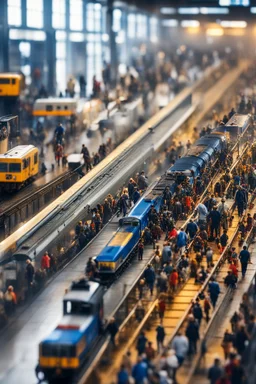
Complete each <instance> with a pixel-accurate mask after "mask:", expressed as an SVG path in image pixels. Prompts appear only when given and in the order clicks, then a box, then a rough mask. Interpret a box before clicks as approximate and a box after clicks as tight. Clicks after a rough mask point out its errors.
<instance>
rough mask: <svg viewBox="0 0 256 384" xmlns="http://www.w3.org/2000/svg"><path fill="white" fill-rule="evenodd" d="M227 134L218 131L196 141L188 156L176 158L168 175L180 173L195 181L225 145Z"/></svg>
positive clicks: (174, 175)
mask: <svg viewBox="0 0 256 384" xmlns="http://www.w3.org/2000/svg"><path fill="white" fill-rule="evenodd" d="M225 143H226V141H225V136H224V135H223V133H216V134H210V135H207V136H204V137H202V138H200V139H199V140H197V141H196V143H195V144H194V145H192V147H191V148H190V149H189V150H188V152H187V153H186V156H184V157H182V158H180V159H178V160H176V162H175V164H174V165H173V166H172V167H171V168H169V169H168V170H167V175H173V177H174V178H175V177H176V176H177V175H178V174H179V175H180V174H182V175H183V176H185V177H189V178H190V182H191V183H193V180H194V178H195V177H197V176H199V175H200V171H201V169H202V168H204V167H205V166H206V165H207V164H208V163H209V162H210V160H211V159H212V158H213V157H214V156H215V155H216V153H218V152H220V151H221V150H222V149H224V147H225V145H226V144H225Z"/></svg>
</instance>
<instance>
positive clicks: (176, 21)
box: [162, 19, 179, 27]
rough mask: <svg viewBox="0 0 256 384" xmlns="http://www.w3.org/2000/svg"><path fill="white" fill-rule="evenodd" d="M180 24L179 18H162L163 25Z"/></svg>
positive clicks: (172, 25) (174, 25)
mask: <svg viewBox="0 0 256 384" xmlns="http://www.w3.org/2000/svg"><path fill="white" fill-rule="evenodd" d="M178 25H179V22H178V20H175V19H169V20H168V19H166V20H162V26H163V27H177V26H178Z"/></svg>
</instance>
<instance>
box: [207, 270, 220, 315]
mask: <svg viewBox="0 0 256 384" xmlns="http://www.w3.org/2000/svg"><path fill="white" fill-rule="evenodd" d="M208 289H209V293H210V298H211V302H212V306H213V308H215V306H216V303H217V300H218V297H219V294H220V286H219V283H218V282H217V281H215V280H214V277H212V278H211V281H210V283H209V286H208Z"/></svg>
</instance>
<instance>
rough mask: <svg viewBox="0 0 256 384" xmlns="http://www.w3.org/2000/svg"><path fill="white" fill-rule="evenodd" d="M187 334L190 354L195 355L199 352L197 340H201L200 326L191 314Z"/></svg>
mask: <svg viewBox="0 0 256 384" xmlns="http://www.w3.org/2000/svg"><path fill="white" fill-rule="evenodd" d="M186 336H187V338H188V341H189V349H188V354H189V355H193V354H194V353H196V352H197V341H198V340H199V327H198V323H197V321H196V320H195V318H194V316H193V315H189V319H188V326H187V329H186Z"/></svg>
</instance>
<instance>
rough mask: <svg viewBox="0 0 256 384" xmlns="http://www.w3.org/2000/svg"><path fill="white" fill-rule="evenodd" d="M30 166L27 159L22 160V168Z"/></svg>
mask: <svg viewBox="0 0 256 384" xmlns="http://www.w3.org/2000/svg"><path fill="white" fill-rule="evenodd" d="M27 167H28V162H27V159H23V160H22V169H26V168H27Z"/></svg>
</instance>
